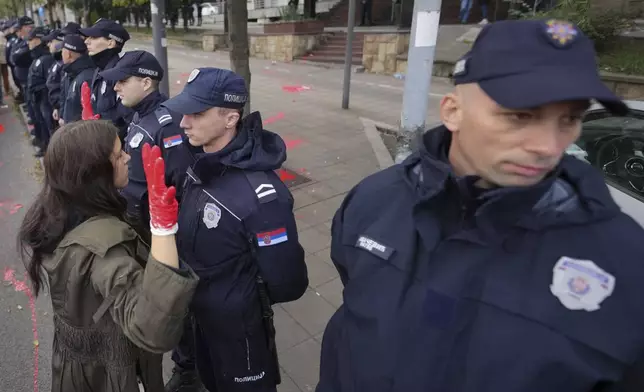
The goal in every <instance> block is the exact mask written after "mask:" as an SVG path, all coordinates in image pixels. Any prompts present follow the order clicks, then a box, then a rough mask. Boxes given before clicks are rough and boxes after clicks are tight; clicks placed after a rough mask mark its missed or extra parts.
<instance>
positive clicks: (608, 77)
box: [602, 72, 644, 100]
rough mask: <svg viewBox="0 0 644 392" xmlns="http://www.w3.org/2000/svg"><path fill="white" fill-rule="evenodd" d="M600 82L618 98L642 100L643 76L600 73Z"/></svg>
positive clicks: (643, 90) (643, 93)
mask: <svg viewBox="0 0 644 392" xmlns="http://www.w3.org/2000/svg"><path fill="white" fill-rule="evenodd" d="M602 80H603V81H604V83H606V85H607V86H608V87H609V88H610V89H611V90H613V92H614V93H615V94H617V96H618V97H621V98H623V99H630V100H644V76H634V75H621V74H613V73H608V72H602Z"/></svg>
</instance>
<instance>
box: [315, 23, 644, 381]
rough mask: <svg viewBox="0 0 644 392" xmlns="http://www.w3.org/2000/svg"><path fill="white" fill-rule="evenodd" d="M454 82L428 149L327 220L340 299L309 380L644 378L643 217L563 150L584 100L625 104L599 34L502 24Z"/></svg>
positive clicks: (353, 194)
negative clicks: (315, 375)
mask: <svg viewBox="0 0 644 392" xmlns="http://www.w3.org/2000/svg"><path fill="white" fill-rule="evenodd" d="M454 82H455V84H456V87H455V90H454V91H453V92H452V93H449V94H447V95H446V96H445V97H444V98H443V99H442V101H441V104H440V114H441V119H442V123H443V124H442V125H441V126H439V127H437V128H434V129H432V130H430V131H427V132H426V133H425V134H424V135H423V136H422V143H420V148H419V151H417V152H415V153H413V154H412V155H411V156H409V157H408V158H407V159H406V160H405V161H404V162H403V163H402V164H399V165H394V166H392V167H390V168H388V169H386V170H384V171H381V172H379V173H376V174H374V175H372V176H370V177H368V178H366V179H365V180H363V181H362V182H360V183H359V184H358V185H357V186H356V187H355V188H354V189H352V190H351V191H350V192H349V194H348V195H347V197H346V199H345V200H344V202H343V204H342V206H341V207H340V209H339V210H338V212H337V213H336V215H335V217H334V220H333V226H332V243H331V258H332V260H333V262H334V263H335V265H336V267H337V269H338V271H339V273H340V277H341V279H342V282H343V283H344V304H343V305H342V306H341V307H340V308H339V309H338V311H337V312H336V313H335V315H334V316H333V317H332V318H331V320H330V321H329V324H328V326H327V328H326V331H325V333H324V338H323V343H322V358H321V369H320V382H319V384H318V386H317V391H318V392H331V391H333V392H345V391H370V392H373V391H385V390H386V391H396V392H398V391H405V392H430V391H440V392H443V391H449V392H474V391H476V392H499V391H521V392H544V391H566V392H591V391H593V392H594V391H611V392H612V391H642V390H644V389H642V384H639V385H637V384H638V383H639V382H640V381H641V377H642V376H643V375H644V373H643V372H642V369H641V368H640V369H637V368H636V367H634V366H635V365H637V364H638V361H641V360H642V359H643V357H642V355H643V353H644V317H643V315H644V313H643V312H642V308H643V306H644V303H643V299H644V289H643V288H642V287H644V286H642V276H644V263H642V261H641V260H642V255H643V254H644V245H643V243H642V240H641V239H642V238H644V231H643V230H642V228H641V227H640V226H639V225H638V224H637V223H636V222H635V221H633V220H632V219H631V218H630V217H629V216H627V215H625V214H624V213H622V212H621V211H620V209H619V207H618V206H617V205H616V204H615V202H614V201H613V199H612V198H611V195H610V193H609V191H608V189H607V187H606V184H605V182H604V179H603V177H602V175H601V173H599V172H597V171H596V170H595V169H594V168H593V167H592V166H591V165H589V164H587V163H585V162H582V161H580V160H577V159H575V158H574V157H572V156H567V155H565V154H564V153H565V150H566V148H567V147H568V146H569V145H570V144H571V143H573V142H574V141H575V140H576V139H577V137H578V136H579V135H580V132H581V129H582V116H583V114H584V112H585V110H586V109H587V108H588V106H589V103H590V101H591V100H597V101H598V102H600V103H602V104H603V105H604V106H605V107H606V109H607V110H608V111H610V112H613V113H614V114H616V115H624V114H625V113H626V112H627V110H628V109H627V107H626V106H625V105H624V103H623V102H622V101H620V100H619V98H617V97H616V96H615V95H614V94H613V93H612V92H611V91H610V90H609V89H608V88H607V87H606V86H605V85H604V84H603V83H602V81H601V79H600V77H599V74H598V71H597V64H596V60H595V50H594V48H593V43H592V41H591V40H590V39H588V38H587V37H586V36H585V35H584V34H583V33H582V32H581V31H580V30H579V29H578V28H577V27H576V26H574V25H573V24H571V23H569V22H567V21H560V20H519V21H502V22H496V23H493V24H490V25H487V26H485V27H484V28H483V29H482V31H481V32H480V34H479V36H478V38H477V39H476V41H475V43H474V44H473V46H472V48H471V50H470V51H469V52H468V53H467V54H465V56H464V57H463V58H462V59H461V60H460V61H458V62H457V64H456V66H455V69H454ZM639 363H641V362H639ZM631 377H633V378H631ZM638 378H640V380H637V379H638ZM625 380H627V381H625Z"/></svg>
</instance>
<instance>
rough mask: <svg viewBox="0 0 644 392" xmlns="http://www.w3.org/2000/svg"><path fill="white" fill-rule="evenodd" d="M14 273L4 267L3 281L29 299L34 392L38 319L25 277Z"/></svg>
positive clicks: (36, 378)
mask: <svg viewBox="0 0 644 392" xmlns="http://www.w3.org/2000/svg"><path fill="white" fill-rule="evenodd" d="M15 275H16V273H15V271H14V270H13V269H11V268H7V267H5V269H4V281H5V282H9V283H10V284H12V285H13V287H14V289H15V290H16V291H18V292H20V293H24V294H25V295H26V296H27V298H28V299H29V309H30V310H31V331H32V333H33V339H34V340H33V345H34V372H33V373H34V392H38V352H39V347H40V343H39V342H38V320H37V318H36V298H35V297H34V295H33V293H32V292H31V288H30V287H29V286H28V285H27V278H26V277H25V278H24V279H23V280H18V279H16V276H15Z"/></svg>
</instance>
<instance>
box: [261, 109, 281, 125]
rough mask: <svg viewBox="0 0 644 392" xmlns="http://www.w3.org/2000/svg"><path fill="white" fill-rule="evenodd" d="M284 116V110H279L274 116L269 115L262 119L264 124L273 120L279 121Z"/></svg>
mask: <svg viewBox="0 0 644 392" xmlns="http://www.w3.org/2000/svg"><path fill="white" fill-rule="evenodd" d="M283 118H284V112H279V113H277V114H276V115H274V116H271V117H269V118H267V119H266V120H264V121H263V123H264V125H268V124H272V123H274V122H275V121H279V120H281V119H283Z"/></svg>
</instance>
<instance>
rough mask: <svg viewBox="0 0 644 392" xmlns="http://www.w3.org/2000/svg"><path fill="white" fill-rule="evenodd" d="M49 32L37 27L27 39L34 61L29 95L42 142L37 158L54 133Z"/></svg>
mask: <svg viewBox="0 0 644 392" xmlns="http://www.w3.org/2000/svg"><path fill="white" fill-rule="evenodd" d="M47 33H48V30H46V29H45V28H44V27H36V28H34V29H33V30H31V32H30V33H29V36H28V37H27V41H28V45H29V50H30V53H31V57H32V59H33V60H34V61H33V63H31V66H30V67H29V74H28V82H27V94H28V96H29V101H30V102H31V104H32V107H33V110H34V116H35V117H34V126H35V127H36V129H37V139H38V140H39V141H40V151H38V153H37V154H36V156H38V157H41V156H43V155H44V153H45V150H47V146H48V145H49V137H50V135H51V133H52V131H53V125H52V124H53V121H52V117H51V111H52V109H51V105H50V104H49V97H48V95H47V71H48V70H49V68H50V67H51V65H52V64H53V63H54V58H53V57H52V55H51V53H50V52H49V48H48V47H47V41H46V40H45V36H46V35H47Z"/></svg>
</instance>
